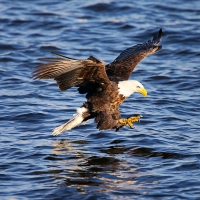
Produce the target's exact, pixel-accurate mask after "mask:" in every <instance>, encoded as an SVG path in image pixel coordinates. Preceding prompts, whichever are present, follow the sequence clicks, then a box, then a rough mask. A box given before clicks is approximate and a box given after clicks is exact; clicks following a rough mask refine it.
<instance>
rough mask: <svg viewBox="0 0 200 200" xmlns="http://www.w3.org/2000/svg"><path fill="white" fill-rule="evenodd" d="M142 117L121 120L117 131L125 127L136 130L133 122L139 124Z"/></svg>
mask: <svg viewBox="0 0 200 200" xmlns="http://www.w3.org/2000/svg"><path fill="white" fill-rule="evenodd" d="M141 117H142V116H141V115H136V116H133V117H128V118H126V119H119V120H118V123H119V126H118V127H117V129H116V131H118V130H119V129H120V128H122V127H123V126H128V127H130V128H132V129H133V128H134V126H133V122H139V121H140V118H141Z"/></svg>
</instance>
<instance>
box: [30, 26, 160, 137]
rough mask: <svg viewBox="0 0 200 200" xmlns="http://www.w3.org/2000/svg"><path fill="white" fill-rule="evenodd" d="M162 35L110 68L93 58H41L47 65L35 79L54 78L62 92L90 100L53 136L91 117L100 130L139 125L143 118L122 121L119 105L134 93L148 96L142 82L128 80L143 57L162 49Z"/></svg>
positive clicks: (127, 52) (38, 68) (37, 71)
mask: <svg viewBox="0 0 200 200" xmlns="http://www.w3.org/2000/svg"><path fill="white" fill-rule="evenodd" d="M161 36H162V29H160V30H159V31H158V32H157V33H156V34H155V36H154V37H153V39H152V40H149V41H147V42H145V43H143V44H137V45H135V46H132V47H130V48H128V49H126V50H124V51H123V52H122V53H121V54H120V55H119V56H118V57H117V58H116V59H115V60H114V61H113V62H111V63H110V64H107V65H106V64H105V63H104V62H103V61H102V60H99V59H97V58H95V57H93V56H90V57H89V58H87V59H74V58H69V57H66V56H62V55H59V54H57V53H53V52H52V53H53V54H54V55H55V56H56V57H55V58H40V59H39V60H43V61H47V62H48V63H46V64H41V65H39V66H36V67H35V71H34V72H33V78H34V79H55V80H56V81H57V84H58V86H59V89H60V91H65V90H67V89H69V88H71V87H78V91H79V93H80V94H86V99H87V101H86V102H85V103H83V105H82V106H81V107H80V108H78V109H77V112H76V114H75V115H74V117H73V118H72V119H71V120H69V121H68V122H67V123H65V124H63V125H61V126H59V127H57V128H55V129H54V131H53V135H54V136H56V135H58V134H61V133H64V132H66V131H68V130H70V129H72V128H74V127H76V126H78V125H80V124H81V123H83V122H86V121H87V120H89V119H91V118H94V122H95V123H97V128H98V129H99V130H106V129H115V130H116V131H118V130H119V129H120V128H122V127H123V126H130V127H131V128H132V127H133V124H132V123H133V122H137V121H138V120H139V118H140V116H138V115H136V116H132V117H129V118H127V119H121V115H120V111H119V106H120V105H121V104H122V103H123V101H124V100H126V99H127V98H128V97H129V96H130V95H131V94H132V93H134V92H139V93H141V94H143V95H144V96H146V95H147V91H146V89H145V88H144V86H143V85H142V84H141V83H140V82H138V81H136V80H128V79H129V77H130V75H131V73H132V72H133V70H134V68H135V67H136V65H137V64H138V63H139V62H140V61H141V60H142V59H143V58H145V57H147V56H148V55H150V54H153V53H156V52H158V51H159V50H161V49H162V46H158V44H159V43H160V41H161Z"/></svg>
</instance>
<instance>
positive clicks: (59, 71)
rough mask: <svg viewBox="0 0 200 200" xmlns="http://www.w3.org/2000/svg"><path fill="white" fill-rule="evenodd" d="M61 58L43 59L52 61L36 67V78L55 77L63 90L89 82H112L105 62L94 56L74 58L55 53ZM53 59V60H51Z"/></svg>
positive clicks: (34, 73)
mask: <svg viewBox="0 0 200 200" xmlns="http://www.w3.org/2000/svg"><path fill="white" fill-rule="evenodd" d="M54 55H56V56H59V58H55V59H54V58H48V59H42V60H46V61H50V62H49V63H47V64H41V65H38V66H36V67H35V71H34V72H33V78H34V79H51V78H53V79H55V80H56V81H57V84H58V86H59V88H60V90H61V91H64V90H67V89H69V88H71V87H73V86H78V85H80V84H83V85H84V84H88V83H99V84H102V83H104V84H108V83H109V82H110V80H109V78H108V76H107V74H106V71H105V63H104V62H103V61H100V60H98V59H97V58H94V57H92V56H91V57H89V58H88V59H85V60H84V59H82V60H81V59H74V58H69V57H65V56H62V55H59V54H55V53H54ZM51 61H52V62H51Z"/></svg>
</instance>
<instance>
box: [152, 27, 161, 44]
mask: <svg viewBox="0 0 200 200" xmlns="http://www.w3.org/2000/svg"><path fill="white" fill-rule="evenodd" d="M161 38H162V29H160V30H159V31H158V32H157V33H156V35H155V36H154V37H153V40H152V41H154V42H156V43H159V42H160V41H161Z"/></svg>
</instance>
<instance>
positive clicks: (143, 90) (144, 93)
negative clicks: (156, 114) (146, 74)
mask: <svg viewBox="0 0 200 200" xmlns="http://www.w3.org/2000/svg"><path fill="white" fill-rule="evenodd" d="M138 92H139V93H141V94H142V95H143V96H144V97H146V96H147V91H146V89H145V88H142V89H139V90H138Z"/></svg>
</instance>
